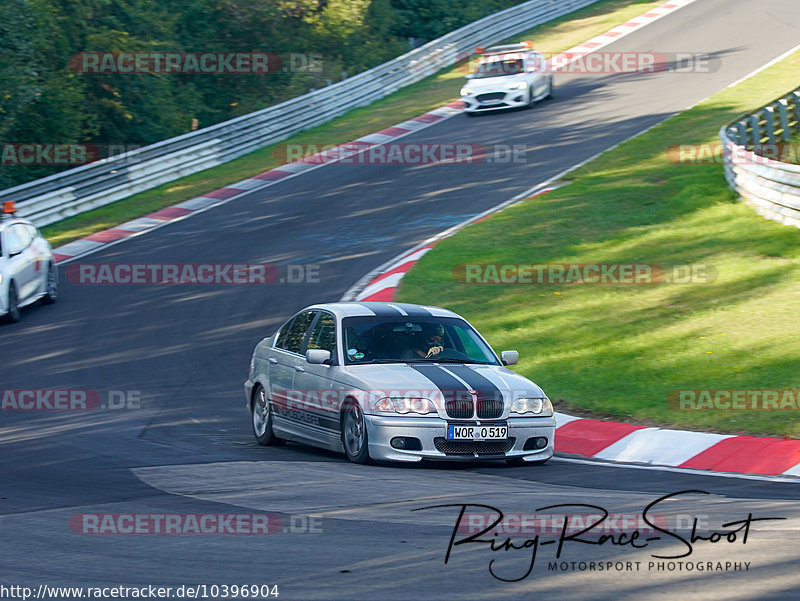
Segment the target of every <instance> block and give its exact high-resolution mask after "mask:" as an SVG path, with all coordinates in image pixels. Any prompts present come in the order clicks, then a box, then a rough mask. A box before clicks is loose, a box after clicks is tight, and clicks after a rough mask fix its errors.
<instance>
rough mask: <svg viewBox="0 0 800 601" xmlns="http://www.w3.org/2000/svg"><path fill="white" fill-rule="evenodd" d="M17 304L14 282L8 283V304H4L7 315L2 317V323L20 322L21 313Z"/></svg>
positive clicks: (17, 298)
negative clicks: (6, 308)
mask: <svg viewBox="0 0 800 601" xmlns="http://www.w3.org/2000/svg"><path fill="white" fill-rule="evenodd" d="M18 303H19V297H17V287H16V286H15V285H14V282H10V283H9V284H8V303H7V304H6V306H7V307H8V313H6V314H5V316H4V317H3V321H4V322H6V323H17V322H18V321H19V320H20V318H21V317H22V313H21V312H20V310H19V304H18Z"/></svg>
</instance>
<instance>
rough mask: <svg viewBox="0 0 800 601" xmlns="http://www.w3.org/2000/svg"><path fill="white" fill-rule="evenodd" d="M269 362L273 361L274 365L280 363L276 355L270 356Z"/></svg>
mask: <svg viewBox="0 0 800 601" xmlns="http://www.w3.org/2000/svg"><path fill="white" fill-rule="evenodd" d="M269 362H270V363H272V364H273V365H276V364H277V363H278V360H277V359H276V358H275V357H270V358H269Z"/></svg>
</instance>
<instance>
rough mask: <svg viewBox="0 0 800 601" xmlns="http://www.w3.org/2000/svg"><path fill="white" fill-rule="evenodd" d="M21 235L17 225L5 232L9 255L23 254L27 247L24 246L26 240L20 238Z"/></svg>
mask: <svg viewBox="0 0 800 601" xmlns="http://www.w3.org/2000/svg"><path fill="white" fill-rule="evenodd" d="M19 234H20V228H19V226H17V225H12V226H11V227H9V228H7V229H6V231H5V243H6V249H7V250H8V254H9V255H12V254H16V253H18V252H21V251H22V250H23V249H24V248H25V246H27V245H26V244H24V238H20V235H19Z"/></svg>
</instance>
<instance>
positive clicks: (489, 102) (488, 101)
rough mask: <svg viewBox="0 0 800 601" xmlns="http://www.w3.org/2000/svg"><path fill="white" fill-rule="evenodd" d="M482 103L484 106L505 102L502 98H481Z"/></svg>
mask: <svg viewBox="0 0 800 601" xmlns="http://www.w3.org/2000/svg"><path fill="white" fill-rule="evenodd" d="M481 104H482V105H484V106H491V105H493V104H503V101H502V100H481Z"/></svg>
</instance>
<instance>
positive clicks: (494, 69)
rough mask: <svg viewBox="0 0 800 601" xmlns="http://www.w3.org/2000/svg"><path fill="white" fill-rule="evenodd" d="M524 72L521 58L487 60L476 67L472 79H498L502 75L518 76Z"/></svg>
mask: <svg viewBox="0 0 800 601" xmlns="http://www.w3.org/2000/svg"><path fill="white" fill-rule="evenodd" d="M523 71H524V67H523V64H522V59H521V58H503V57H495V58H489V59H487V60H486V61H485V62H482V63H480V64H479V65H478V68H477V69H476V70H475V74H474V75H473V76H472V79H485V78H487V77H500V76H502V75H518V74H520V73H522V72H523Z"/></svg>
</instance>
